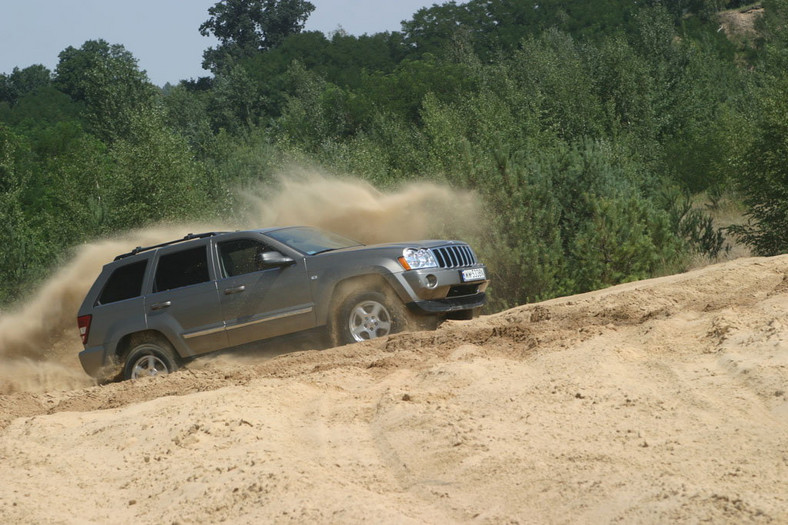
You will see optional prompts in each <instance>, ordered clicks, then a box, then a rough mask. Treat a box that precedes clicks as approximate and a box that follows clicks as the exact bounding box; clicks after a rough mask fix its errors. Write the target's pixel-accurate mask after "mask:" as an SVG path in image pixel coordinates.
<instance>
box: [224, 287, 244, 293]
mask: <svg viewBox="0 0 788 525" xmlns="http://www.w3.org/2000/svg"><path fill="white" fill-rule="evenodd" d="M244 290H246V286H244V285H241V286H236V287H235V288H226V289H225V290H224V295H232V294H234V293H241V292H243V291H244Z"/></svg>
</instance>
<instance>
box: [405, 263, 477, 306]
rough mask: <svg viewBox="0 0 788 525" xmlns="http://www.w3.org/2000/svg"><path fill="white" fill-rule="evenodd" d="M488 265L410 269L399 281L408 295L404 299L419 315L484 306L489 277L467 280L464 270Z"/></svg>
mask: <svg viewBox="0 0 788 525" xmlns="http://www.w3.org/2000/svg"><path fill="white" fill-rule="evenodd" d="M468 269H481V270H484V272H485V274H486V271H487V269H486V267H485V266H484V265H483V264H477V265H474V266H472V267H463V268H425V269H418V270H408V271H405V272H402V273H400V274H398V276H397V277H398V280H399V284H400V285H401V286H402V288H403V290H404V292H405V296H404V297H403V298H402V299H403V302H404V303H405V304H406V305H407V306H408V308H409V309H410V310H411V311H412V312H414V313H419V314H439V313H445V312H457V311H461V310H471V309H474V308H479V307H482V306H484V304H485V303H486V301H487V296H486V293H485V290H486V289H487V286H488V285H489V283H490V281H489V280H488V279H479V280H475V281H467V282H466V281H464V280H463V278H462V272H463V271H464V270H468Z"/></svg>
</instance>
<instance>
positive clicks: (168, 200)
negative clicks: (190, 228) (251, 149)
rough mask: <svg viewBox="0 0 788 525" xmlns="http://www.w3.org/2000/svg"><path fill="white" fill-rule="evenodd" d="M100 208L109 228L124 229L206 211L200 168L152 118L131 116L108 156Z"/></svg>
mask: <svg viewBox="0 0 788 525" xmlns="http://www.w3.org/2000/svg"><path fill="white" fill-rule="evenodd" d="M109 158H110V162H111V167H110V168H109V173H107V175H106V179H107V180H108V181H110V184H109V185H108V187H107V188H106V194H105V195H106V197H105V199H104V205H103V206H104V208H105V209H106V210H107V216H108V220H109V222H110V224H111V226H112V228H113V229H128V228H134V227H139V226H143V225H146V224H150V223H154V222H157V221H172V220H176V219H182V218H183V217H195V216H199V215H200V213H201V211H205V210H208V209H209V201H207V197H208V193H207V191H206V188H205V187H204V186H203V181H204V180H205V177H204V168H203V167H202V166H201V165H200V164H199V163H197V162H195V161H194V160H193V158H192V155H191V152H190V151H189V148H188V146H187V144H186V141H185V140H184V139H183V138H181V137H179V136H177V135H175V134H174V133H172V132H170V131H168V130H167V129H166V127H164V126H163V125H162V119H161V117H160V115H158V114H156V113H149V114H139V115H136V116H135V117H134V118H133V119H132V120H131V122H130V133H129V135H128V137H127V138H124V139H121V140H118V141H116V142H115V143H114V144H113V146H112V148H111V149H110V151H109Z"/></svg>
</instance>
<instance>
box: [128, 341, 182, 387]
mask: <svg viewBox="0 0 788 525" xmlns="http://www.w3.org/2000/svg"><path fill="white" fill-rule="evenodd" d="M123 362H124V365H123V379H141V378H143V377H153V376H158V375H166V374H169V373H171V372H175V371H176V370H177V369H178V365H179V363H178V358H177V357H176V355H175V352H174V350H173V349H172V346H170V344H169V343H168V342H166V341H162V340H161V339H158V338H151V339H147V340H145V341H141V342H138V343H137V344H136V345H135V346H133V347H132V348H131V349H130V350H129V351H128V352H127V354H126V355H125V357H124V359H123Z"/></svg>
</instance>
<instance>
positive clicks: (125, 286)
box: [98, 259, 148, 304]
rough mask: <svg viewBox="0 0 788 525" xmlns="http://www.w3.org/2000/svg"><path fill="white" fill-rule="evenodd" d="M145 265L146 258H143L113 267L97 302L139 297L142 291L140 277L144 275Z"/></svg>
mask: <svg viewBox="0 0 788 525" xmlns="http://www.w3.org/2000/svg"><path fill="white" fill-rule="evenodd" d="M147 266H148V260H147V259H145V260H144V261H137V262H134V263H131V264H127V265H125V266H121V267H119V268H115V271H113V272H112V275H110V276H109V279H107V284H106V285H104V289H103V290H102V291H101V295H100V296H99V299H98V304H109V303H115V302H118V301H124V300H126V299H133V298H134V297H139V296H140V293H142V278H143V277H144V276H145V268H147Z"/></svg>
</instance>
